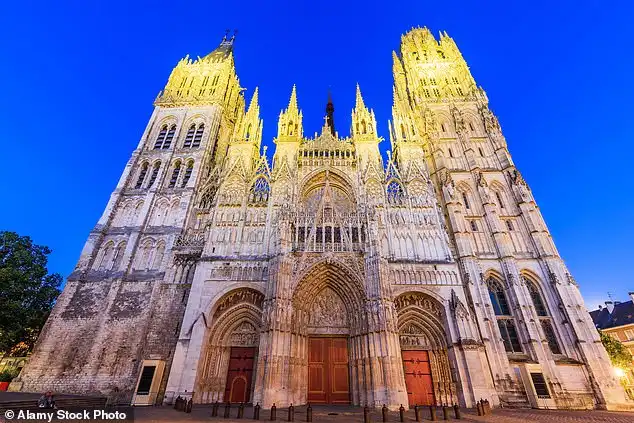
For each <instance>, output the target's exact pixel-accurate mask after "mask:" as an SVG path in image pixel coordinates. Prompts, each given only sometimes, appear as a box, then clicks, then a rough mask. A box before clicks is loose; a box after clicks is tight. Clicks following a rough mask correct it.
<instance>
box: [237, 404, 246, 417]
mask: <svg viewBox="0 0 634 423" xmlns="http://www.w3.org/2000/svg"><path fill="white" fill-rule="evenodd" d="M236 417H237V418H238V419H241V418H243V417H244V403H243V402H241V403H240V405H239V406H238V415H237V416H236Z"/></svg>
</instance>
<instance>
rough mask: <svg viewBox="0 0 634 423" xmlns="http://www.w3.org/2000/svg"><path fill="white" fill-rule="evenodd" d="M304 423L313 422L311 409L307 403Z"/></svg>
mask: <svg viewBox="0 0 634 423" xmlns="http://www.w3.org/2000/svg"><path fill="white" fill-rule="evenodd" d="M306 421H307V422H312V421H313V407H311V406H310V403H308V408H306Z"/></svg>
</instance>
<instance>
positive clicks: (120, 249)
mask: <svg viewBox="0 0 634 423" xmlns="http://www.w3.org/2000/svg"><path fill="white" fill-rule="evenodd" d="M125 246H126V242H125V241H123V242H120V243H119V245H117V249H116V250H115V252H114V257H113V258H112V270H114V271H117V270H119V268H120V267H121V262H122V261H123V254H124V253H125Z"/></svg>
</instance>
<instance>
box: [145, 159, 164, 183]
mask: <svg viewBox="0 0 634 423" xmlns="http://www.w3.org/2000/svg"><path fill="white" fill-rule="evenodd" d="M160 168H161V162H156V163H154V167H153V168H152V174H151V175H150V182H148V184H147V187H148V188H152V185H154V181H156V177H157V176H158V173H159V169H160Z"/></svg>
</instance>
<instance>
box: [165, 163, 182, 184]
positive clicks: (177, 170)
mask: <svg viewBox="0 0 634 423" xmlns="http://www.w3.org/2000/svg"><path fill="white" fill-rule="evenodd" d="M180 172H181V162H180V161H177V162H176V163H175V164H174V170H172V177H171V178H170V182H169V185H168V188H174V187H175V186H176V182H177V181H178V175H179V174H180Z"/></svg>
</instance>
